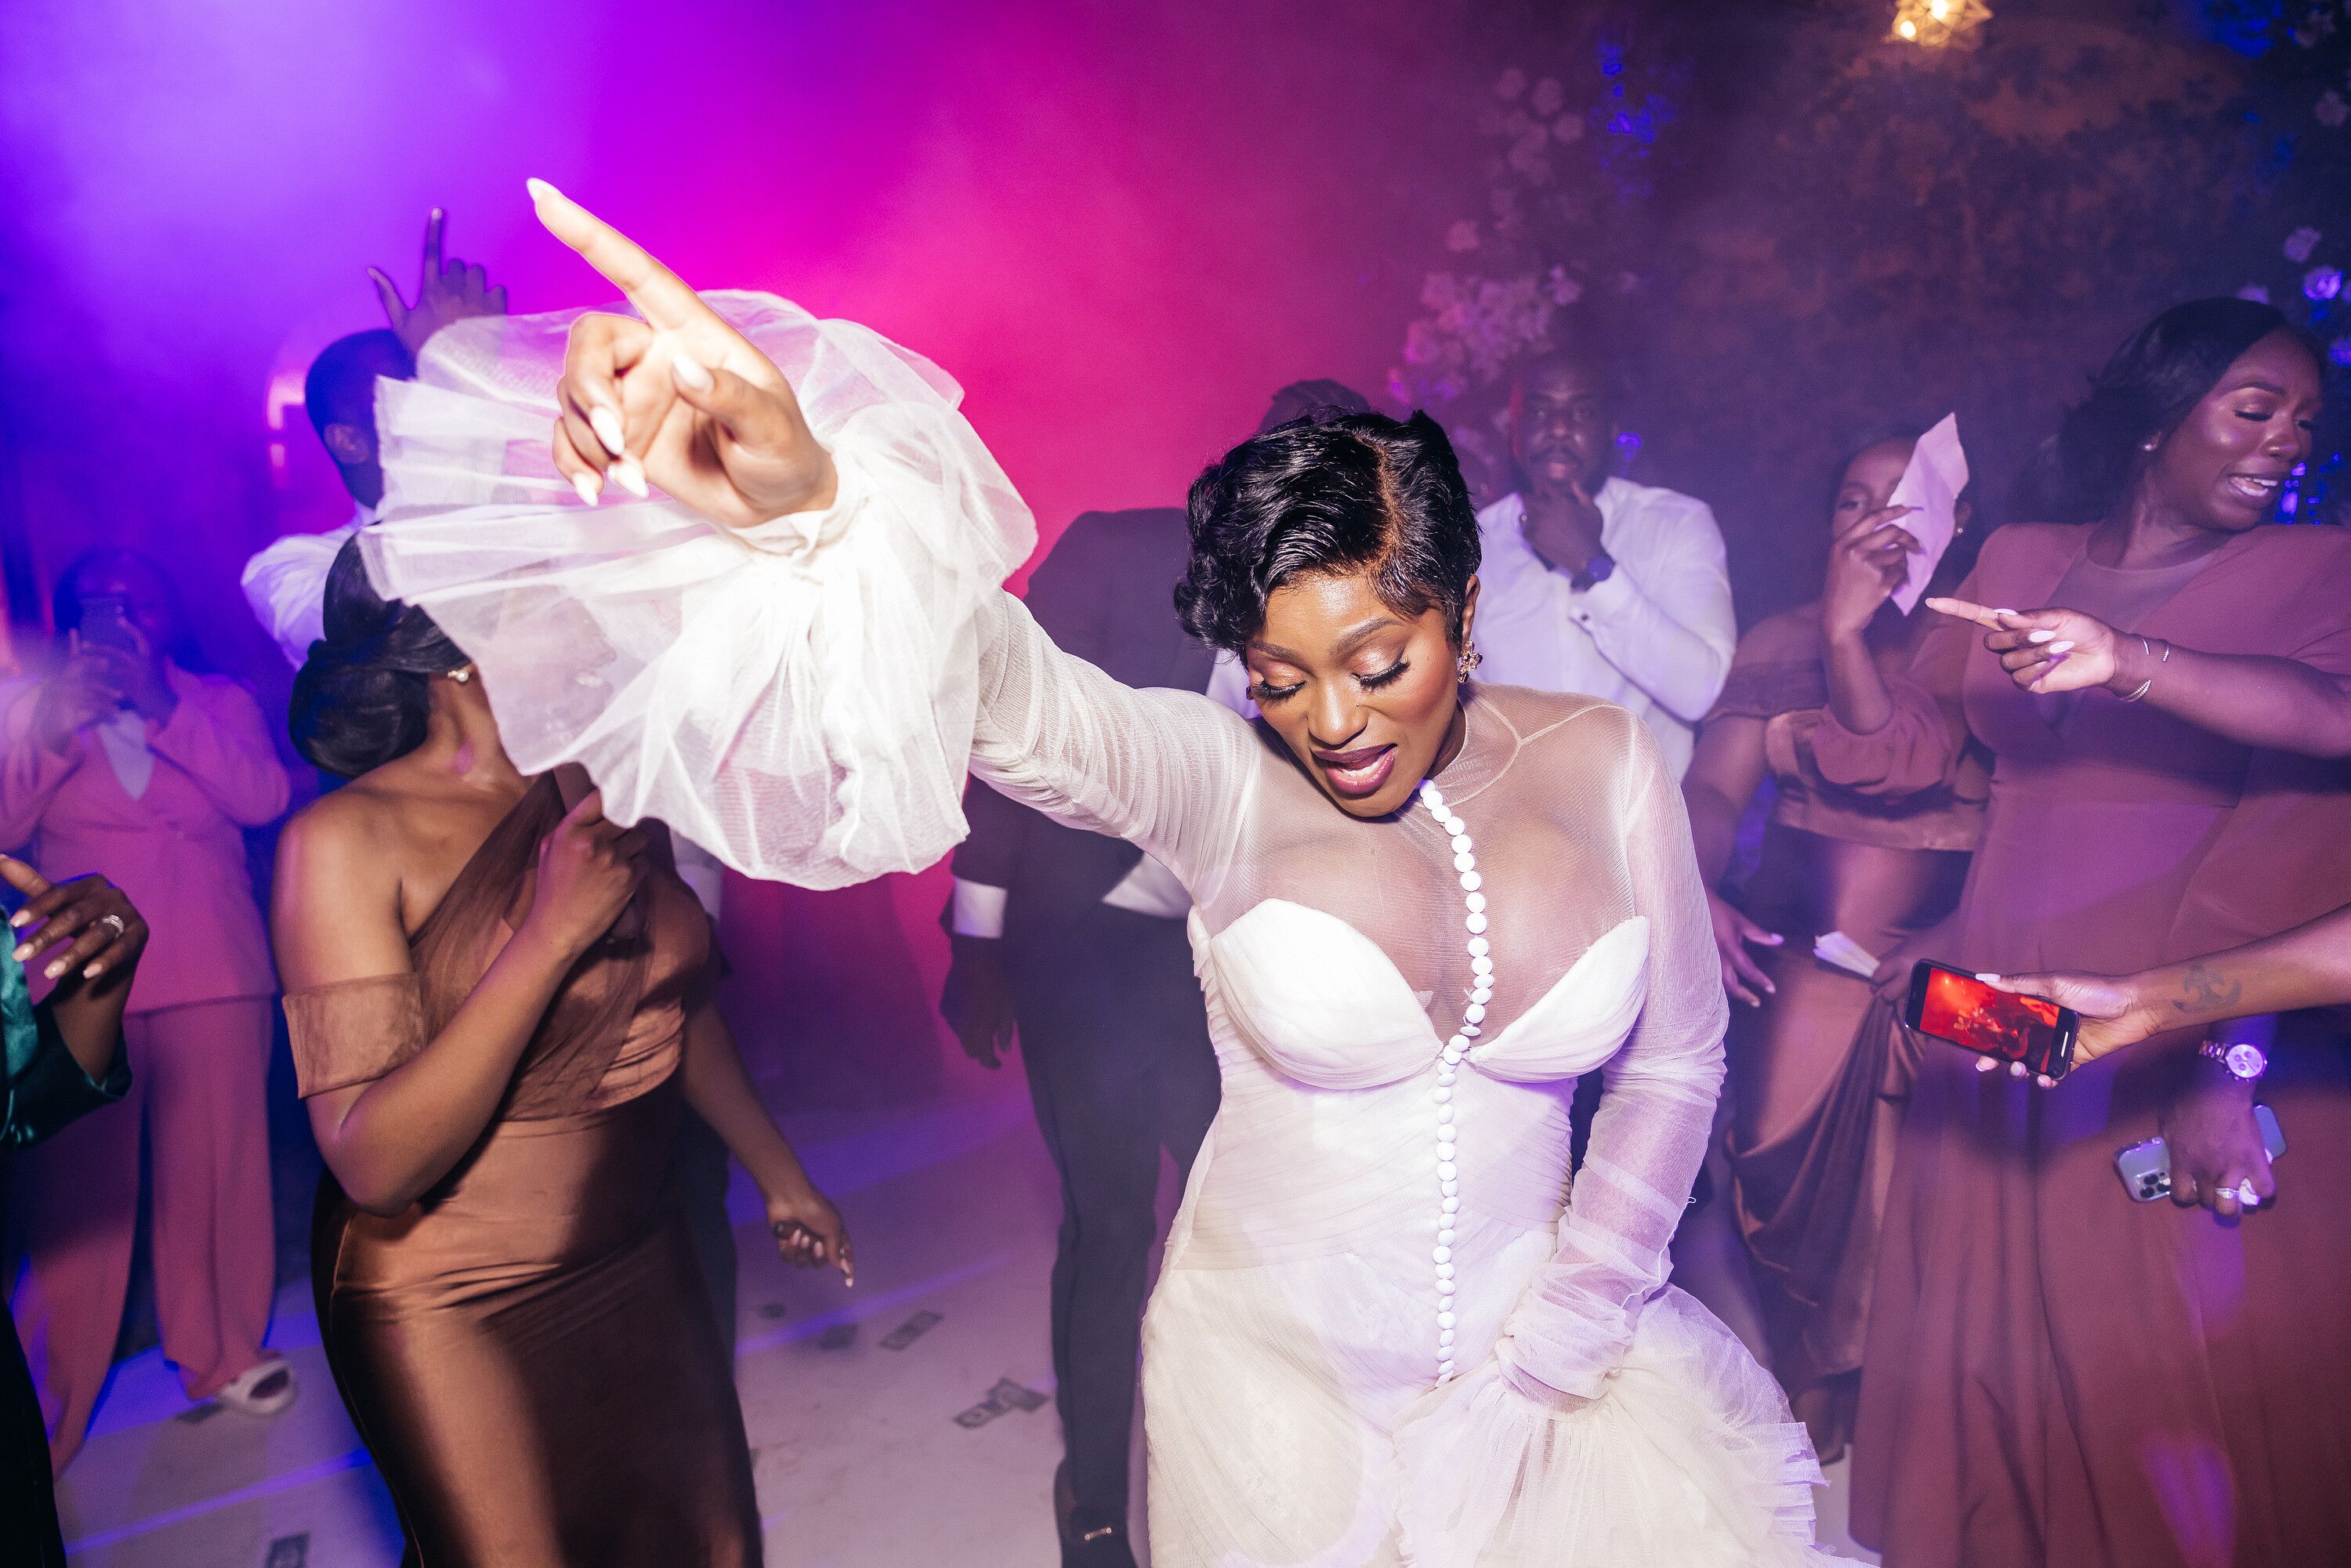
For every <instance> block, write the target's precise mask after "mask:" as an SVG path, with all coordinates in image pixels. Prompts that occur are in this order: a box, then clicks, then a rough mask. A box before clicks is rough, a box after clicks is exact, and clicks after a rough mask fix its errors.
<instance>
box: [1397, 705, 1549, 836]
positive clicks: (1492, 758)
mask: <svg viewBox="0 0 2351 1568" xmlns="http://www.w3.org/2000/svg"><path fill="white" fill-rule="evenodd" d="M1464 685H1465V695H1464V697H1463V700H1462V703H1461V712H1462V734H1461V749H1460V751H1459V752H1458V754H1456V755H1455V757H1454V758H1453V760H1452V761H1450V762H1448V763H1447V764H1446V765H1445V766H1444V767H1443V768H1439V769H1438V770H1437V773H1436V774H1435V775H1434V778H1435V779H1436V782H1437V788H1439V789H1443V790H1444V791H1445V798H1446V799H1447V800H1451V801H1453V802H1454V803H1455V804H1456V805H1461V804H1465V803H1467V802H1468V801H1470V800H1476V799H1477V798H1478V797H1479V795H1480V794H1482V793H1484V792H1485V791H1486V790H1488V789H1491V788H1492V787H1493V786H1494V785H1496V784H1498V783H1499V782H1500V781H1501V779H1502V777H1503V775H1505V774H1507V773H1508V772H1510V765H1511V764H1512V763H1514V762H1516V761H1517V760H1518V759H1519V753H1520V752H1521V751H1523V750H1525V749H1526V748H1527V747H1528V746H1530V745H1531V744H1532V743H1533V742H1535V741H1537V740H1540V739H1541V738H1542V737H1544V736H1546V735H1548V734H1550V733H1551V732H1552V730H1553V729H1556V728H1557V727H1559V726H1561V725H1562V724H1565V723H1566V722H1567V721H1568V720H1569V719H1570V718H1572V717H1573V714H1562V715H1560V716H1557V717H1555V718H1553V719H1552V721H1551V722H1550V723H1549V724H1546V725H1543V726H1542V727H1540V728H1538V729H1535V730H1532V731H1522V730H1520V728H1519V727H1518V726H1517V725H1516V724H1514V723H1512V722H1511V720H1510V715H1508V714H1506V713H1504V712H1503V711H1502V707H1501V705H1499V704H1498V703H1496V702H1495V701H1494V700H1493V698H1492V697H1491V696H1490V695H1488V693H1489V688H1488V687H1486V686H1484V685H1479V684H1478V683H1475V682H1468V683H1465V684H1464ZM1409 809H1410V807H1409V806H1407V807H1406V810H1409Z"/></svg>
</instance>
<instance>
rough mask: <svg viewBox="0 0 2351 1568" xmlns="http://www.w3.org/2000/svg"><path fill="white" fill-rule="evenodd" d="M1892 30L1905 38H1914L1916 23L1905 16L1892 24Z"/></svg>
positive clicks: (1916, 30)
mask: <svg viewBox="0 0 2351 1568" xmlns="http://www.w3.org/2000/svg"><path fill="white" fill-rule="evenodd" d="M1894 30H1895V31H1896V32H1897V33H1899V34H1901V35H1902V36H1903V37H1906V38H1915V37H1917V36H1918V24H1917V23H1916V22H1914V21H1912V20H1911V19H1910V18H1909V17H1907V16H1905V17H1903V18H1902V20H1900V21H1899V22H1896V23H1895V24H1894Z"/></svg>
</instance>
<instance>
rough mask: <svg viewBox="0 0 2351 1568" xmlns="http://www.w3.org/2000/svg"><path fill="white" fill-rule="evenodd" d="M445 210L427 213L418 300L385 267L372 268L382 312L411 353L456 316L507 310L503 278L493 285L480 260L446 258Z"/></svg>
mask: <svg viewBox="0 0 2351 1568" xmlns="http://www.w3.org/2000/svg"><path fill="white" fill-rule="evenodd" d="M445 216H446V214H444V213H443V212H442V210H441V209H440V208H439V207H435V208H434V209H433V210H432V212H430V213H428V214H425V218H424V259H423V264H422V265H421V266H420V267H419V268H418V271H417V281H416V302H415V303H414V304H413V305H412V304H410V303H409V302H408V301H407V300H406V299H404V298H402V297H401V293H400V286H399V285H398V284H396V283H394V282H392V278H391V277H390V276H389V275H388V274H386V273H385V271H384V270H383V268H381V267H369V268H368V277H370V278H371V279H372V280H373V282H374V284H375V291H376V295H377V297H378V298H381V300H382V301H383V318H384V319H385V320H386V321H387V322H389V323H390V324H391V326H392V332H393V333H394V334H395V335H396V336H397V337H398V338H399V339H400V341H401V346H402V347H403V348H405V349H406V350H408V354H409V357H410V358H411V359H414V358H415V357H416V356H417V355H418V354H420V353H422V352H423V350H424V343H425V340H427V339H429V338H431V337H432V336H433V334H434V333H435V332H438V331H439V330H440V329H442V328H444V327H446V326H447V325H449V323H451V322H452V321H462V320H464V319H465V318H467V317H468V316H503V315H505V314H506V313H507V287H506V285H505V284H503V283H501V284H499V285H498V286H496V287H491V286H490V277H489V274H488V273H486V272H485V271H484V270H483V269H482V267H481V265H480V264H479V263H478V262H468V261H465V260H464V259H463V258H461V257H458V256H450V257H448V258H447V259H445V260H444V258H443V256H442V254H441V225H442V223H443V220H444V217H445Z"/></svg>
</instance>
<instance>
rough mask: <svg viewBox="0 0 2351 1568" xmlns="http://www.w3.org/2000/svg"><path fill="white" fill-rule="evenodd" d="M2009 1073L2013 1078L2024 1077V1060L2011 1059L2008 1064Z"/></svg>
mask: <svg viewBox="0 0 2351 1568" xmlns="http://www.w3.org/2000/svg"><path fill="white" fill-rule="evenodd" d="M2008 1075H2009V1076H2010V1077H2011V1078H2022V1077H2023V1076H2024V1063H2022V1062H2021V1061H2011V1062H2010V1063H2009V1064H2008Z"/></svg>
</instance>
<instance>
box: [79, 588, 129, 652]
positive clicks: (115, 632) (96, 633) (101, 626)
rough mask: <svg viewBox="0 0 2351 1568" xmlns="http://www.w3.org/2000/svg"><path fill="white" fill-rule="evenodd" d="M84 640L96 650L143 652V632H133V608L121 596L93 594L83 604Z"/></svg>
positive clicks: (82, 634) (81, 628)
mask: <svg viewBox="0 0 2351 1568" xmlns="http://www.w3.org/2000/svg"><path fill="white" fill-rule="evenodd" d="M80 632H81V640H82V642H83V643H84V644H86V645H87V646H89V647H93V648H115V649H119V650H120V651H121V652H123V653H137V652H138V651H139V633H138V632H135V631H133V630H132V629H131V611H130V605H129V604H128V603H127V602H126V601H124V599H123V597H122V596H121V595H120V594H119V593H93V594H91V595H90V596H89V598H87V599H85V600H83V601H81V626H80Z"/></svg>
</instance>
